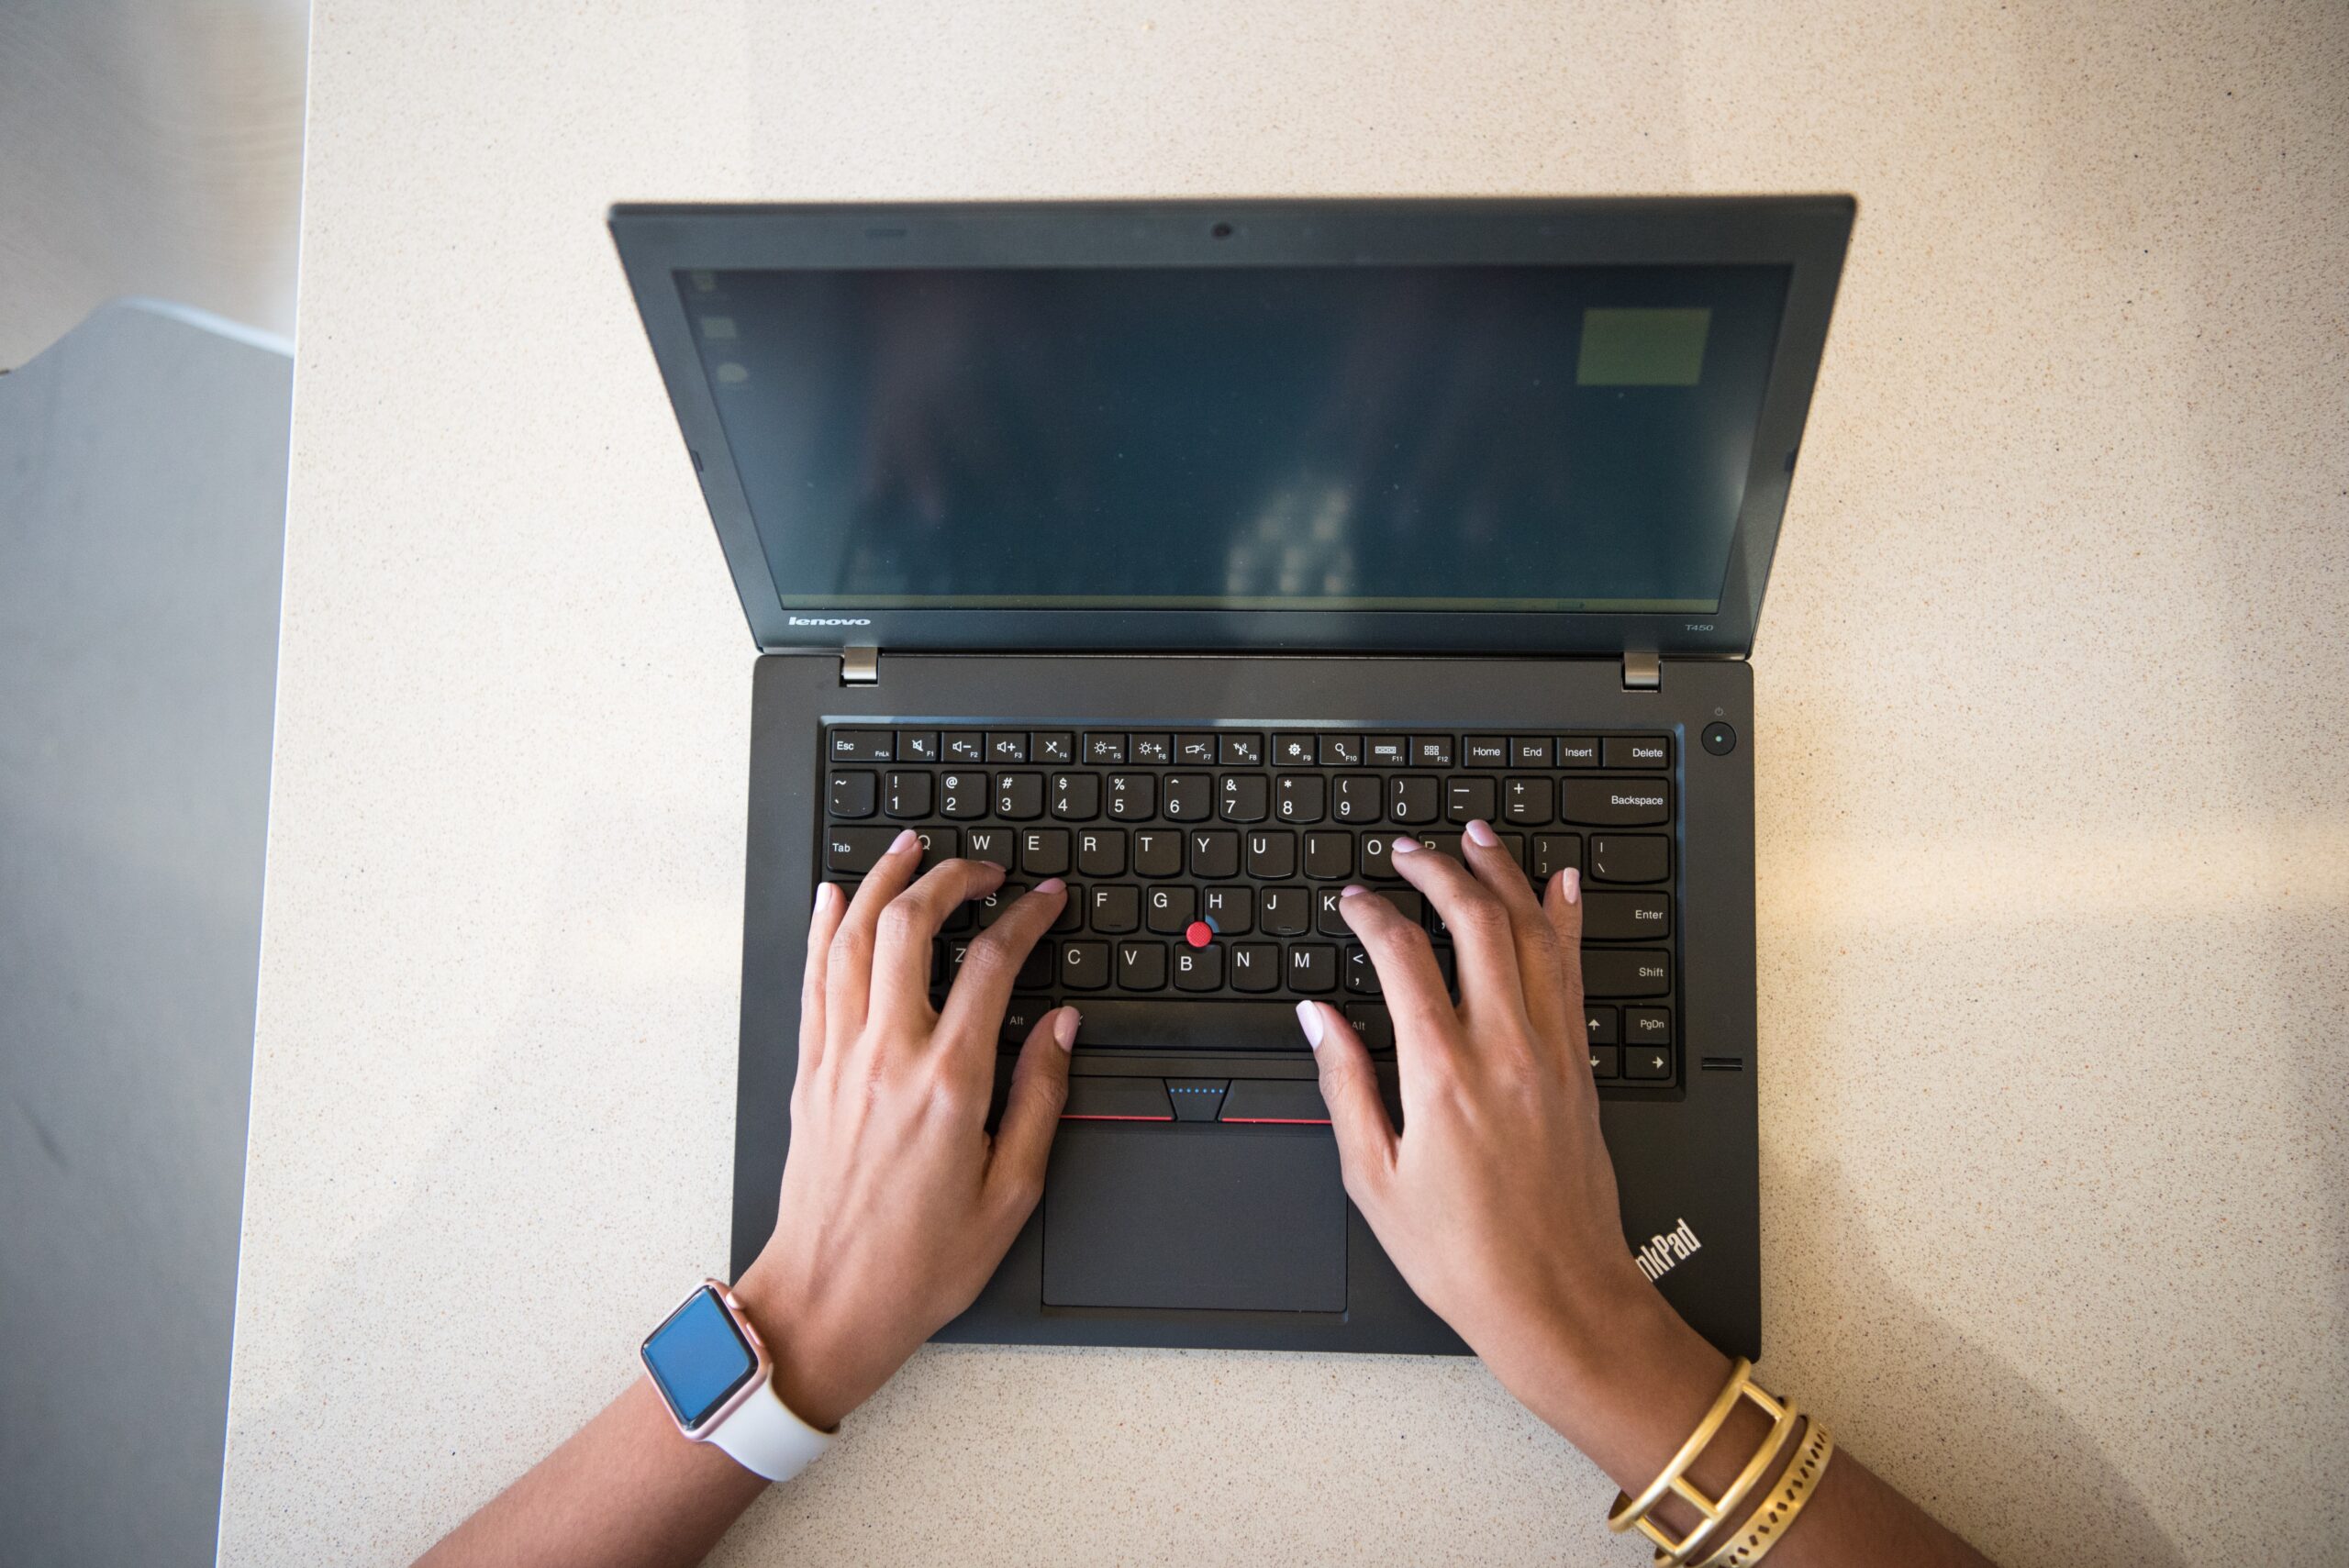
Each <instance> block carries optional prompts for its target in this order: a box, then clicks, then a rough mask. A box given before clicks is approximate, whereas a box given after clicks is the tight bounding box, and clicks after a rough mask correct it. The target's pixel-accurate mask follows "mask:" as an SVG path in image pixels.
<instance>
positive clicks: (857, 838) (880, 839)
mask: <svg viewBox="0 0 2349 1568" xmlns="http://www.w3.org/2000/svg"><path fill="white" fill-rule="evenodd" d="M896 837H897V829H896V828H841V827H828V828H825V829H824V869H825V870H826V871H829V872H838V873H841V874H842V875H846V876H863V874H864V873H866V872H869V871H871V870H872V869H873V868H874V866H875V865H877V864H879V863H880V861H881V857H882V856H883V855H885V854H887V853H888V852H889V846H890V845H891V844H892V843H894V842H896Z"/></svg>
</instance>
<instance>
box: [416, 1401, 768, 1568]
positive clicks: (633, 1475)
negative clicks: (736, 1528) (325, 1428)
mask: <svg viewBox="0 0 2349 1568" xmlns="http://www.w3.org/2000/svg"><path fill="white" fill-rule="evenodd" d="M765 1488H766V1483H765V1482H764V1481H763V1480H761V1479H760V1478H759V1477H758V1476H756V1475H753V1474H751V1473H750V1472H749V1471H747V1470H745V1469H743V1468H742V1467H741V1466H740V1464H737V1463H736V1462H734V1461H733V1460H732V1459H730V1458H729V1457H728V1456H727V1454H726V1453H725V1451H722V1450H720V1449H718V1447H716V1446H715V1445H713V1444H710V1443H697V1442H688V1441H687V1440H685V1438H684V1437H682V1436H680V1435H679V1434H678V1431H677V1429H676V1425H675V1423H674V1422H673V1421H671V1420H670V1418H669V1412H668V1410H667V1408H666V1407H663V1406H662V1403H661V1396H659V1395H658V1394H655V1393H654V1392H653V1391H652V1385H651V1384H649V1383H647V1382H646V1381H645V1380H644V1379H643V1378H641V1377H640V1378H638V1379H637V1380H636V1381H635V1382H634V1383H632V1384H630V1385H629V1386H628V1389H627V1391H626V1392H625V1393H623V1394H621V1395H620V1396H619V1397H618V1398H617V1399H615V1400H613V1401H612V1402H611V1403H610V1404H609V1405H607V1406H605V1407H604V1408H603V1409H602V1411H600V1412H599V1413H598V1414H597V1415H596V1418H594V1419H593V1420H591V1421H589V1422H588V1423H587V1424H586V1425H585V1426H584V1427H582V1428H581V1429H579V1430H578V1431H577V1432H576V1433H575V1434H573V1437H572V1438H571V1440H569V1441H568V1442H566V1443H564V1444H563V1445H562V1447H561V1448H559V1449H557V1450H555V1451H554V1452H552V1453H551V1454H549V1455H548V1456H547V1457H546V1458H545V1459H543V1460H541V1461H540V1462H539V1463H538V1465H537V1466H536V1467H534V1468H533V1469H532V1470H531V1471H530V1473H529V1474H527V1475H525V1476H523V1477H522V1478H521V1479H520V1480H518V1481H517V1482H515V1483H514V1485H511V1486H508V1487H507V1489H506V1490H505V1491H504V1492H502V1493H500V1494H499V1495H498V1496H496V1497H495V1498H494V1499H492V1500H491V1501H490V1502H489V1503H488V1504H487V1505H486V1506H484V1507H483V1508H482V1509H481V1511H480V1512H478V1513H476V1514H474V1515H473V1518H469V1519H467V1520H466V1521H465V1522H464V1523H463V1524H462V1525H460V1526H458V1527H457V1529H455V1530H454V1531H453V1532H452V1533H451V1535H450V1536H449V1538H448V1539H447V1540H443V1541H441V1542H440V1545H438V1546H436V1547H434V1548H433V1549H432V1550H431V1551H428V1552H426V1553H425V1554H424V1556H423V1557H422V1558H420V1559H419V1560H418V1565H419V1568H427V1565H429V1568H469V1565H472V1564H477V1563H478V1564H493V1563H494V1564H497V1565H499V1568H507V1565H518V1568H537V1565H539V1564H544V1565H545V1568H558V1565H560V1568H671V1565H673V1564H674V1565H680V1568H682V1565H683V1564H687V1563H694V1562H700V1561H701V1560H702V1558H704V1557H705V1556H707V1555H708V1552H709V1550H710V1548H712V1547H713V1546H716V1545H717V1544H718V1537H720V1536H722V1535H724V1534H725V1533H726V1530H727V1528H728V1527H729V1526H730V1525H731V1524H733V1522H734V1520H735V1519H736V1518H739V1517H740V1514H741V1512H742V1510H743V1509H745V1508H747V1507H750V1506H751V1501H752V1500H753V1499H754V1498H756V1497H757V1496H758V1495H759V1494H760V1493H761V1492H762V1491H763V1490H765Z"/></svg>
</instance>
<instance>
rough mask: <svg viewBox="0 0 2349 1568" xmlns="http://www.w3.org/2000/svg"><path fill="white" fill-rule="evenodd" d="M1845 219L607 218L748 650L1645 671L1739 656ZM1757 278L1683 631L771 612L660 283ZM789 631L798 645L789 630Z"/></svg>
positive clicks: (1783, 200) (1766, 559)
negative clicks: (786, 274) (1755, 363)
mask: <svg viewBox="0 0 2349 1568" xmlns="http://www.w3.org/2000/svg"><path fill="white" fill-rule="evenodd" d="M1854 210H1855V207H1854V202H1853V200H1852V198H1851V197H1849V196H1842V195H1817V196H1642V197H1575V198H1562V199H1538V200H1520V199H1486V198H1466V199H1441V200H1429V199H1402V200H1386V199H1379V200H1353V199H1322V200H1301V201H1229V202H1221V201H1176V202H1159V201H1151V202H1072V203H976V204H973V203H953V204H926V205H916V206H901V205H865V204H861V203H860V204H849V205H832V204H825V205H808V206H779V205H748V206H669V205H642V204H633V203H624V204H621V205H619V206H614V207H613V208H612V209H611V212H610V217H609V221H610V225H611V230H612V236H613V239H614V241H615V242H616V243H617V244H618V248H619V253H620V259H621V262H622V265H623V266H624V267H625V268H626V270H627V273H628V279H629V287H630V288H631V290H632V291H633V293H634V295H635V297H636V304H637V309H638V311H639V312H640V315H641V316H642V317H643V320H644V327H645V332H646V335H647V337H648V338H649V339H651V347H652V353H653V358H654V360H655V361H657V362H658V363H659V365H660V367H661V374H662V379H663V380H664V381H665V382H666V383H667V385H668V389H669V400H670V404H671V406H673V407H674V410H675V412H676V417H677V425H678V428H679V430H680V431H681V433H682V434H683V435H684V437H685V447H686V450H687V455H688V456H689V458H690V459H691V461H692V462H693V465H694V468H695V471H696V473H697V474H698V475H699V477H700V479H701V484H702V494H703V496H704V498H705V500H706V501H707V504H708V506H709V513H710V517H711V520H712V521H713V523H715V525H716V526H717V529H718V543H719V545H720V546H721V547H722V548H723V549H724V550H725V553H726V560H727V564H728V566H729V569H730V570H731V571H732V573H733V575H734V586H735V590H736V592H737V593H738V594H739V595H740V598H741V601H742V609H743V614H744V616H745V617H747V618H748V620H749V623H750V628H751V636H752V637H753V638H754V639H756V641H757V643H758V646H759V648H760V649H761V650H762V651H782V650H789V649H811V648H812V649H837V648H841V647H849V646H856V645H866V646H874V647H880V648H885V649H927V650H960V649H969V650H1006V651H1079V650H1091V649H1106V650H1126V651H1237V650H1248V651H1297V652H1305V651H1313V652H1502V651H1508V652H1514V653H1526V652H1550V653H1562V654H1620V653H1624V652H1631V651H1637V652H1653V653H1659V654H1664V655H1669V656H1675V657H1690V656H1698V657H1717V658H1718V657H1735V658H1742V657H1743V656H1745V654H1747V653H1748V652H1749V651H1751V650H1752V648H1753V628H1754V623H1755V621H1756V619H1757V618H1758V617H1759V616H1760V614H1761V607H1762V595H1763V590H1764V587H1765V584H1766V583H1767V581H1768V577H1769V570H1770V561H1771V557H1772V554H1773V552H1774V551H1775V550H1776V546H1777V538H1778V528H1779V525H1780V521H1781V519H1782V518H1783V517H1784V515H1785V512H1786V504H1787V488H1788V485H1789V484H1790V483H1791V481H1792V478H1793V473H1794V467H1795V458H1796V453H1797V452H1798V450H1799V449H1800V446H1801V441H1802V430H1803V421H1804V419H1805V417H1806V416H1807V415H1808V413H1809V406H1810V397H1811V389H1812V385H1813V383H1814V382H1815V381H1816V379H1817V376H1818V373H1819V362H1820V355H1821V353H1822V352H1823V350H1824V349H1825V347H1826V339H1827V327H1828V319H1829V317H1830V314H1831V310H1832V307H1833V304H1834V296H1835V287H1836V283H1837V281H1838V279H1839V277H1840V275H1841V273H1842V263H1843V254H1844V250H1845V246H1846V244H1847V242H1848V240H1849V239H1850V234H1851V227H1852V219H1853V215H1854ZM1478 263H1487V264H1506V265H1543V264H1548V265H1566V266H1638V265H1650V266H1659V265H1767V266H1783V267H1785V268H1787V270H1788V276H1787V298H1786V306H1785V311H1784V315H1783V316H1782V317H1781V319H1780V323H1779V329H1778V338H1777V345H1776V350H1775V351H1774V353H1773V355H1772V359H1771V364H1770V375H1769V382H1768V384H1767V387H1766V390H1765V393H1764V395H1763V403H1762V411H1761V416H1760V417H1759V419H1758V420H1757V421H1756V424H1755V428H1754V443H1753V459H1752V462H1751V465H1750V467H1749V469H1748V473H1747V478H1746V487H1745V495H1744V499H1743V502H1742V505H1741V506H1739V509H1738V517H1737V527H1736V530H1735V532H1734V534H1733V535H1732V536H1731V541H1730V550H1729V562H1728V567H1727V570H1726V572H1725V573H1724V576H1723V580H1722V584H1721V600H1720V607H1719V608H1718V609H1717V610H1716V611H1715V612H1714V613H1713V614H1711V615H1709V616H1705V615H1701V614H1696V615H1692V614H1688V613H1686V612H1680V613H1669V614H1655V613H1648V612H1622V611H1580V612H1564V611H1560V612H1527V611H1501V610H1329V609H1309V608H1299V609H1296V610H1280V609H1187V608H1186V609H1133V608H1098V609H1029V608H1018V609H970V608H941V609H907V608H902V607H891V608H873V609H859V608H856V607H852V606H843V607H841V608H836V609H827V610H823V611H820V612H795V611H790V610H786V609H785V607H784V605H783V602H782V595H781V594H780V593H779V592H778V590H777V588H776V584H775V583H774V577H773V575H772V573H770V572H769V570H768V566H767V558H766V551H765V550H764V549H763V547H762V545H761V543H760V541H759V536H758V530H757V527H756V525H755V524H754V523H753V521H752V519H751V508H750V503H749V500H748V497H747V496H746V495H745V494H744V492H743V489H742V484H741V480H740V474H739V473H738V472H737V470H736V468H735V463H734V458H733V454H732V451H731V450H730V449H729V446H728V444H727V440H726V434H725V430H724V428H723V427H722V425H721V424H720V423H719V420H718V408H717V405H716V402H715V400H714V399H713V397H712V395H711V393H710V389H709V385H708V383H707V380H705V379H704V374H703V370H702V365H701V360H700V356H699V355H698V354H697V353H696V350H695V347H694V343H693V338H692V328H691V325H690V322H689V320H688V318H687V317H686V314H685V303H684V300H683V298H682V296H681V294H680V291H679V289H678V288H677V285H676V283H675V277H676V274H678V273H680V272H693V271H697V270H707V271H713V272H726V271H736V270H746V269H769V270H791V269H822V270H829V269H842V268H847V269H854V268H881V267H886V268H922V267H931V268H942V267H955V268H969V267H1022V268H1034V267H1046V268H1051V267H1068V268H1087V267H1142V266H1148V267H1166V266H1199V267H1217V266H1238V265H1246V266H1280V265H1297V266H1330V265H1354V266H1379V265H1412V264H1417V265H1445V264H1452V265H1461V264H1466V265H1475V264H1478ZM795 618H796V619H797V620H798V621H799V622H800V623H801V624H798V625H794V624H792V623H793V621H794V619H795Z"/></svg>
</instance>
